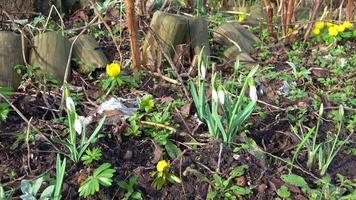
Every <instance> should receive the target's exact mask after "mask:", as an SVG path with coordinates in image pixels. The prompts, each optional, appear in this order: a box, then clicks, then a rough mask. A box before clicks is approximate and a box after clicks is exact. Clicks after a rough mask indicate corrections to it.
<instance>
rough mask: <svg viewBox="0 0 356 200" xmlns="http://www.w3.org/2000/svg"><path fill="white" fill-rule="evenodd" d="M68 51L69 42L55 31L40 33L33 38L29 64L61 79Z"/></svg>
mask: <svg viewBox="0 0 356 200" xmlns="http://www.w3.org/2000/svg"><path fill="white" fill-rule="evenodd" d="M69 51H70V42H69V41H68V40H67V39H66V38H64V37H63V36H61V35H59V34H58V33H56V32H48V33H42V34H39V35H37V36H35V37H34V38H33V48H32V49H31V55H30V64H31V65H38V66H39V67H41V69H42V72H43V73H46V74H48V75H50V76H52V77H53V78H55V79H56V80H59V81H63V78H64V74H65V69H66V66H67V61H68V57H69Z"/></svg>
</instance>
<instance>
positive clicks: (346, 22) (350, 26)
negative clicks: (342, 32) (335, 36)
mask: <svg viewBox="0 0 356 200" xmlns="http://www.w3.org/2000/svg"><path fill="white" fill-rule="evenodd" d="M342 25H343V26H344V27H345V29H350V28H352V23H351V22H349V21H344V23H342Z"/></svg>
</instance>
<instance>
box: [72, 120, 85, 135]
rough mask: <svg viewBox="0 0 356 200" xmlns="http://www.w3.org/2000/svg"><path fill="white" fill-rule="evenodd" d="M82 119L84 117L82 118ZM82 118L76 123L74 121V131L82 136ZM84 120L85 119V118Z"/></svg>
mask: <svg viewBox="0 0 356 200" xmlns="http://www.w3.org/2000/svg"><path fill="white" fill-rule="evenodd" d="M80 117H82V116H80ZM80 117H78V118H77V119H76V120H75V121H74V129H75V131H77V133H78V134H79V135H80V134H81V133H82V128H83V125H82V123H83V119H81V118H80ZM83 118H84V117H83Z"/></svg>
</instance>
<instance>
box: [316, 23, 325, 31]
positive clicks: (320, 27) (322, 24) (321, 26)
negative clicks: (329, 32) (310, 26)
mask: <svg viewBox="0 0 356 200" xmlns="http://www.w3.org/2000/svg"><path fill="white" fill-rule="evenodd" d="M324 26H325V23H324V22H315V24H314V28H315V29H323V28H324ZM315 29H314V30H315Z"/></svg>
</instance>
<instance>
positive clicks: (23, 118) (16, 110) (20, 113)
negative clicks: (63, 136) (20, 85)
mask: <svg viewBox="0 0 356 200" xmlns="http://www.w3.org/2000/svg"><path fill="white" fill-rule="evenodd" d="M0 97H2V98H3V99H4V100H5V101H6V103H8V104H9V105H10V106H11V108H12V109H14V111H15V112H16V113H17V114H18V115H19V116H20V117H21V119H22V120H24V121H25V122H26V123H27V124H29V125H30V126H31V127H32V128H33V130H35V131H36V132H37V133H38V134H39V135H40V136H41V137H42V138H43V139H44V140H45V141H46V142H48V143H49V144H51V145H52V146H53V148H54V149H55V150H57V151H60V150H59V149H58V148H57V147H56V146H55V145H54V144H53V143H52V142H51V141H50V140H49V139H48V138H47V137H46V136H45V135H44V134H43V133H42V132H41V131H39V130H38V129H37V128H36V127H34V126H33V125H32V124H31V123H30V121H29V120H28V119H27V118H26V117H25V116H24V115H23V114H22V112H21V111H20V110H19V109H17V108H16V106H14V105H13V104H12V103H11V102H10V101H9V100H8V99H7V98H6V97H5V96H4V95H2V94H1V93H0Z"/></svg>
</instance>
